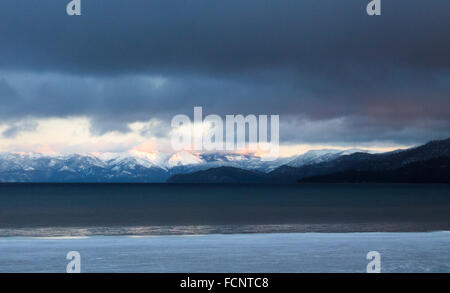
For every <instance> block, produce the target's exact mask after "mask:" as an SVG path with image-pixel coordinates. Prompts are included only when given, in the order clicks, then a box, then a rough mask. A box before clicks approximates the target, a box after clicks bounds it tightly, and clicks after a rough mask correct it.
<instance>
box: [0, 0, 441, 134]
mask: <svg viewBox="0 0 450 293" xmlns="http://www.w3.org/2000/svg"><path fill="white" fill-rule="evenodd" d="M68 2H69V1H68V0H67V1H63V0H54V1H52V0H42V1H29V0H14V1H13V0H4V1H2V6H1V9H0V38H1V42H0V71H1V73H0V98H1V99H2V102H3V103H4V107H3V109H2V110H0V115H1V118H2V119H4V120H11V119H12V120H13V119H17V118H18V117H28V116H34V117H50V116H58V117H67V116H76V115H85V116H89V117H91V118H92V119H93V122H94V124H93V129H92V130H93V132H94V133H103V132H105V131H109V130H120V131H124V132H125V131H127V130H128V129H127V127H126V123H127V122H133V121H143V120H148V119H149V118H152V117H155V116H157V117H160V118H164V119H170V117H171V115H173V114H177V113H192V107H193V106H203V107H204V109H205V111H206V112H209V113H219V114H229V113H243V114H246V113H254V114H266V113H267V114H281V115H282V119H283V117H286V119H287V118H289V119H291V120H292V119H293V120H292V121H294V120H301V121H311V123H315V124H314V125H321V123H322V124H323V123H325V124H326V123H327V122H326V121H333V119H344V120H345V123H342V124H339V127H341V128H340V129H339V130H337V129H336V130H334V131H333V133H329V134H328V136H327V139H328V140H329V141H335V142H336V141H339V140H342V141H350V142H351V141H370V140H377V139H389V140H393V141H395V140H398V141H400V142H401V141H405V140H408V141H421V140H423V139H429V138H433V137H434V136H436V134H441V135H450V110H449V109H450V98H449V96H450V82H449V80H450V57H449V53H448V52H449V51H450V38H449V35H450V21H449V18H448V11H449V9H450V2H448V1H438V0H435V1H426V2H425V1H421V0H396V1H383V2H382V5H383V7H382V16H381V17H369V16H367V15H366V14H365V6H366V5H367V3H368V2H369V1H368V0H342V1H336V0H314V1H313V0H307V1H287V0H227V1H224V0H208V1H206V0H198V1H181V0H165V1H162V0H161V1H159V0H158V1H141V0H130V1H123V0H104V1H98V0H83V1H82V4H83V7H82V11H83V16H81V17H68V16H66V15H65V5H66V4H67V3H68ZM27 74H28V77H27ZM158 77H159V78H161V79H162V80H164V81H165V82H163V83H162V84H161V85H158V82H157V80H156V81H155V79H157V78H158ZM155 82H156V83H155ZM17 101H21V102H20V103H19V102H17ZM206 114H207V113H206ZM282 121H283V120H282ZM287 125H292V128H291V129H290V130H287V129H286V130H285V131H284V132H285V133H286V135H285V136H283V133H282V137H281V138H282V139H283V138H284V140H286V141H293V142H295V141H302V142H312V141H321V140H322V139H321V138H320V137H321V136H323V135H324V134H323V133H321V134H318V133H317V131H315V132H314V131H310V132H308V131H306V130H305V131H304V132H302V133H300V132H301V129H299V125H295V123H291V124H290V123H287ZM308 125H310V124H308ZM363 126H364V127H363ZM336 127H338V126H336ZM295 131H298V134H297V135H295ZM305 133H309V134H308V135H306V134H305ZM405 133H407V135H405ZM426 133H429V135H428V136H427V135H426ZM335 134H339V135H335ZM323 140H325V139H323Z"/></svg>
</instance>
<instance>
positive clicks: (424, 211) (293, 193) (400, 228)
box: [0, 184, 450, 237]
mask: <svg viewBox="0 0 450 293" xmlns="http://www.w3.org/2000/svg"><path fill="white" fill-rule="evenodd" d="M449 215H450V188H449V186H448V185H388V184H350V185H345V184H341V185H332V184H330V185H318V184H316V185H315V184H305V185H167V184H12V185H11V184H0V237H1V236H76V235H78V236H83V235H88V236H92V235H167V234H211V233H212V234H223V233H252V232H253V233H256V232H258V233H276V232H405V231H409V232H424V231H442V230H450V216H449Z"/></svg>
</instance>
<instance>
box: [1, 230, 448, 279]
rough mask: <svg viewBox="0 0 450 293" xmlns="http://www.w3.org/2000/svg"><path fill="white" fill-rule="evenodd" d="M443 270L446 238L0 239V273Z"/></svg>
mask: <svg viewBox="0 0 450 293" xmlns="http://www.w3.org/2000/svg"><path fill="white" fill-rule="evenodd" d="M69 251H78V252H79V253H80V254H81V271H82V272H365V271H366V266H367V264H368V262H369V261H368V260H366V255H367V253H368V252H369V251H378V252H380V254H381V269H382V272H447V273H449V272H450V254H449V252H450V232H428V233H426V232H420V233H286V234H231V235H214V234H210V235H190V236H180V235H177V236H147V237H137V236H92V237H85V238H49V237H47V238H31V237H4V238H0V272H60V273H64V272H65V271H66V265H67V263H68V261H67V260H66V254H67V253H68V252H69Z"/></svg>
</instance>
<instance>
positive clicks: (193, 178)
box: [167, 167, 270, 184]
mask: <svg viewBox="0 0 450 293" xmlns="http://www.w3.org/2000/svg"><path fill="white" fill-rule="evenodd" d="M269 180H270V177H269V176H268V175H267V174H265V173H262V172H258V171H251V170H244V169H239V168H234V167H219V168H212V169H208V170H203V171H198V172H194V173H188V174H177V175H174V176H172V177H170V178H169V179H168V180H167V183H243V184H245V183H268V182H269Z"/></svg>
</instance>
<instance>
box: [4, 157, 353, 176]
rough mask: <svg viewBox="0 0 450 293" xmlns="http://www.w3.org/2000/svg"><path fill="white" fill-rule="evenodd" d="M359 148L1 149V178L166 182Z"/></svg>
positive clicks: (304, 160)
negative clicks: (278, 152) (289, 153)
mask: <svg viewBox="0 0 450 293" xmlns="http://www.w3.org/2000/svg"><path fill="white" fill-rule="evenodd" d="M354 152H360V150H356V149H353V150H348V151H338V150H314V151H309V152H307V153H305V154H302V155H298V156H293V157H288V158H279V159H277V160H274V161H263V160H261V158H260V157H258V156H255V155H253V154H235V153H230V154H220V153H212V154H195V153H189V152H178V153H174V154H168V153H162V152H156V153H143V152H130V153H93V154H85V155H80V154H70V155H54V156H52V155H43V154H34V153H26V154H23V153H0V182H165V181H166V180H167V178H169V177H170V176H172V175H174V174H184V173H190V172H195V171H200V170H207V169H210V168H216V167H221V166H229V167H236V168H241V169H245V170H255V171H259V172H264V173H267V172H270V171H272V170H274V169H276V168H278V167H279V166H282V165H288V166H293V167H299V166H303V165H308V164H315V163H320V162H326V161H329V160H333V159H335V158H337V157H339V156H341V155H345V154H351V153H354Z"/></svg>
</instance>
